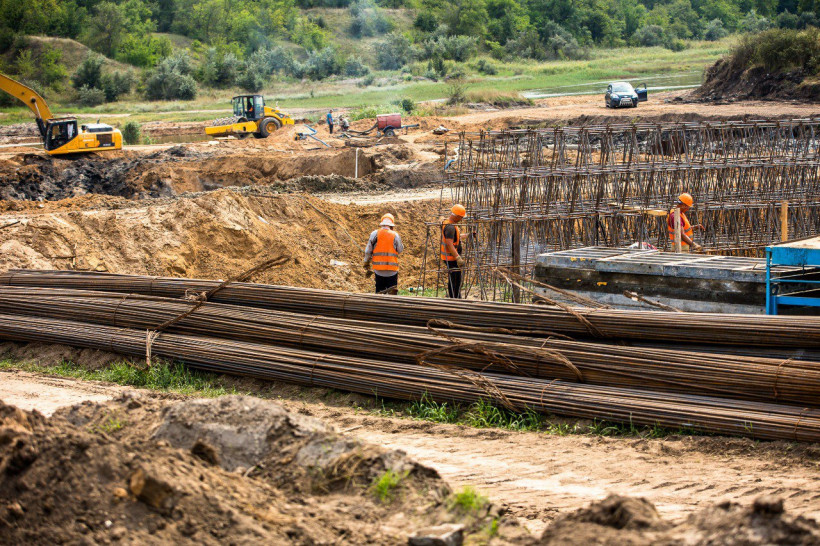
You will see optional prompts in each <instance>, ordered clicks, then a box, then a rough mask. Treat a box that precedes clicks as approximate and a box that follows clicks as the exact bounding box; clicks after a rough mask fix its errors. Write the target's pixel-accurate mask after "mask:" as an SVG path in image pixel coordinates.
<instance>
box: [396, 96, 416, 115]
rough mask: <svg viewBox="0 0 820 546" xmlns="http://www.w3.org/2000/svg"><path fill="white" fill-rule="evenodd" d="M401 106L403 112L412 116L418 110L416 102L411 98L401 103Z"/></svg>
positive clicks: (402, 100)
mask: <svg viewBox="0 0 820 546" xmlns="http://www.w3.org/2000/svg"><path fill="white" fill-rule="evenodd" d="M399 106H400V107H401V109H402V110H404V111H405V112H407V113H408V114H410V113H411V112H413V110H415V109H416V102H415V101H414V100H413V99H410V98H404V99H401V100H400V101H399Z"/></svg>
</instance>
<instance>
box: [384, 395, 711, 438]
mask: <svg viewBox="0 0 820 546" xmlns="http://www.w3.org/2000/svg"><path fill="white" fill-rule="evenodd" d="M374 413H376V414H378V415H380V416H383V417H397V418H410V419H418V420H421V421H430V422H433V423H447V424H453V425H466V426H470V427H474V428H501V429H506V430H515V431H526V432H543V433H546V434H552V435H555V436H568V435H592V436H611V437H639V438H665V437H667V436H706V435H708V434H707V433H704V432H702V431H699V430H697V429H696V428H694V427H679V428H668V427H663V426H661V425H659V424H654V425H651V426H650V425H635V424H634V423H631V422H630V423H615V422H611V421H599V420H597V419H596V420H593V421H592V422H591V423H590V422H588V421H574V422H573V421H568V420H566V419H558V418H555V417H551V416H548V415H544V414H542V413H539V412H536V411H535V410H533V409H530V408H527V409H526V410H525V411H523V412H515V411H509V410H507V409H505V408H501V407H498V406H495V405H494V404H492V402H490V401H488V400H483V399H482V400H479V401H477V402H473V403H472V404H459V403H453V402H437V401H435V400H433V399H431V398H430V397H429V396H427V395H424V396H422V398H421V400H416V401H412V402H387V401H384V400H382V403H381V407H380V408H379V409H377V410H374Z"/></svg>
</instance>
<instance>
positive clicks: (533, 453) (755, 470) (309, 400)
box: [0, 371, 820, 537]
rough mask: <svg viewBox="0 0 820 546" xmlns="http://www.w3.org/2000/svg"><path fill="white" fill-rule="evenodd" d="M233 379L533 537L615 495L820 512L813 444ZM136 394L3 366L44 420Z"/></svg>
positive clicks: (10, 383) (3, 381)
mask: <svg viewBox="0 0 820 546" xmlns="http://www.w3.org/2000/svg"><path fill="white" fill-rule="evenodd" d="M235 385H236V386H237V387H238V388H239V389H240V390H242V391H243V392H255V393H256V394H258V395H261V396H264V397H266V398H275V399H276V400H277V402H279V403H282V404H283V406H284V407H285V408H286V409H288V410H290V411H293V412H296V413H298V414H302V415H310V416H313V417H318V418H320V419H322V420H323V421H325V422H327V423H330V424H332V425H334V426H335V427H336V428H337V429H338V430H342V431H345V433H346V434H347V435H349V436H353V437H355V438H358V439H360V440H362V441H364V442H366V443H370V444H374V445H379V446H382V447H385V448H387V449H398V450H401V451H404V452H406V453H407V454H408V456H409V457H410V458H411V459H413V460H414V461H416V462H418V463H420V464H422V465H425V466H427V467H430V468H433V469H435V470H436V471H437V472H438V473H439V474H440V475H441V477H442V478H443V479H444V480H445V481H446V482H447V483H449V485H450V486H451V487H452V488H454V489H460V488H462V487H464V486H470V487H474V488H476V489H477V490H478V491H480V492H481V493H482V494H484V495H486V496H488V497H489V498H490V499H492V501H493V502H495V503H497V504H498V505H499V506H500V507H502V511H505V512H506V513H508V514H509V516H510V517H511V518H512V519H511V521H513V522H517V523H518V524H520V525H521V526H523V528H524V529H526V530H527V531H528V532H529V534H530V535H531V536H534V537H535V536H538V535H540V534H541V533H542V532H543V531H544V530H545V529H546V528H547V527H549V526H550V525H551V524H552V523H553V522H554V521H555V520H556V518H558V517H559V516H566V515H567V514H571V513H573V512H575V511H577V510H579V509H582V508H583V507H586V506H588V505H590V503H593V502H599V501H602V500H603V499H605V498H606V497H607V496H608V495H609V494H619V495H625V496H628V497H636V498H644V499H647V500H648V501H650V502H651V503H652V504H654V505H655V507H656V508H657V511H658V512H659V514H660V516H661V517H662V518H663V519H664V520H666V521H669V522H672V523H681V522H684V521H685V520H686V518H687V516H691V515H692V514H693V513H695V512H697V511H700V510H703V509H708V508H710V507H712V506H713V505H715V504H719V503H721V502H724V501H731V502H735V503H738V504H739V505H741V506H744V507H749V506H750V505H751V504H752V502H753V501H755V500H756V499H758V498H760V497H761V496H767V495H773V496H775V497H778V498H781V499H783V500H784V501H785V506H786V509H787V510H788V512H789V513H791V514H794V515H800V516H804V517H809V518H820V493H818V490H820V473H818V464H820V448H818V447H817V446H813V445H801V444H793V443H789V442H762V443H761V442H754V441H752V440H748V439H734V438H724V437H698V436H670V437H665V438H641V437H604V436H594V435H589V434H581V435H576V434H571V435H558V434H549V433H544V432H517V431H508V430H503V429H483V428H472V427H467V426H460V425H448V424H440V423H431V422H426V421H419V420H414V419H409V418H397V417H389V416H385V415H384V414H383V412H378V411H376V408H374V406H373V404H369V403H368V401H367V400H363V399H362V398H361V397H358V396H351V395H345V396H339V395H336V396H333V395H328V393H327V392H324V391H320V390H318V389H289V388H276V387H273V388H271V387H269V386H266V385H261V384H259V383H257V382H253V381H248V380H240V381H238V382H237V383H235ZM130 391H131V389H128V388H125V387H121V386H117V385H111V384H107V383H98V382H89V381H79V380H75V379H67V378H61V377H54V376H43V375H39V374H32V373H29V372H21V371H4V372H0V400H3V401H4V402H6V403H7V404H12V405H16V406H18V407H20V408H21V409H26V410H33V409H36V410H39V411H41V412H43V413H44V414H46V415H50V414H52V413H53V412H54V411H56V410H58V409H59V408H61V407H67V406H71V405H74V404H78V403H81V402H83V401H87V400H88V401H94V402H104V401H106V400H111V399H114V398H117V397H120V396H122V395H123V393H127V392H130ZM141 392H145V391H141ZM161 396H162V397H164V398H165V399H169V398H170V399H181V398H182V397H180V396H175V395H168V394H164V395H161ZM360 404H361V405H360ZM362 406H366V407H362ZM367 406H369V408H368V407H367Z"/></svg>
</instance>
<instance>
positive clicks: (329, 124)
mask: <svg viewBox="0 0 820 546" xmlns="http://www.w3.org/2000/svg"><path fill="white" fill-rule="evenodd" d="M327 128H328V129H330V134H331V135H332V134H333V124H332V123H328V124H327Z"/></svg>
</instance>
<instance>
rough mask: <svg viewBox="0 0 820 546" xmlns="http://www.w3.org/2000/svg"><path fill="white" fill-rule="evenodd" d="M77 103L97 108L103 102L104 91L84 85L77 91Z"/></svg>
mask: <svg viewBox="0 0 820 546" xmlns="http://www.w3.org/2000/svg"><path fill="white" fill-rule="evenodd" d="M77 102H78V103H79V104H81V105H83V106H99V105H100V104H102V103H104V102H105V91H103V90H102V89H97V88H96V87H88V86H87V85H84V86H82V87H80V88H79V89H78V90H77Z"/></svg>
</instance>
